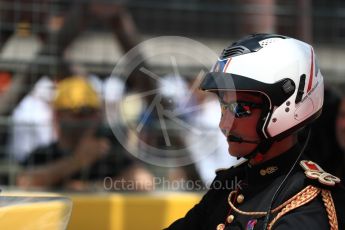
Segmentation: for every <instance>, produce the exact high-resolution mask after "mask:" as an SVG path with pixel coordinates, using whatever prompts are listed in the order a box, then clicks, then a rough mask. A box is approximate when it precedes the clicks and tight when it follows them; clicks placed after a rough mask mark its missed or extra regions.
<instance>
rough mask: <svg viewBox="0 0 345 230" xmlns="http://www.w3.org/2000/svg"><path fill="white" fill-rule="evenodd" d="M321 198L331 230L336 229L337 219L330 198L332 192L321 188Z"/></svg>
mask: <svg viewBox="0 0 345 230" xmlns="http://www.w3.org/2000/svg"><path fill="white" fill-rule="evenodd" d="M321 195H322V200H323V203H324V205H325V207H326V211H327V216H328V221H329V225H330V226H331V228H330V229H331V230H338V219H337V214H336V211H335V207H334V202H333V199H332V194H331V192H330V191H329V190H325V189H322V191H321Z"/></svg>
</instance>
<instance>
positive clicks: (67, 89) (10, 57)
mask: <svg viewBox="0 0 345 230" xmlns="http://www.w3.org/2000/svg"><path fill="white" fill-rule="evenodd" d="M251 33H278V34H284V35H287V36H291V37H295V38H298V39H300V40H303V41H306V42H308V43H311V44H313V46H314V48H315V51H316V54H317V55H318V56H317V57H318V61H319V65H320V68H321V71H322V73H323V76H324V80H325V83H326V91H325V107H324V112H323V115H322V116H321V117H320V119H319V120H318V122H316V123H315V125H314V127H313V129H314V132H313V134H312V138H311V142H310V144H309V146H308V148H307V154H308V155H310V157H311V158H312V159H313V160H315V161H317V162H318V163H319V164H321V165H322V167H323V168H324V169H325V170H326V171H329V172H331V173H333V174H335V175H337V176H339V177H342V178H344V175H345V172H344V171H345V170H344V168H345V157H344V156H345V154H344V151H345V144H344V143H345V103H343V98H344V93H343V89H344V88H345V87H344V84H345V64H344V63H345V43H344V38H345V1H343V0H334V1H326V0H314V1H311V0H298V1H297V0H294V1H282V0H261V1H258V0H241V1H240V0H227V1H222V0H219V1H208V0H188V1H182V0H167V1H164V2H162V1H158V0H145V1H143V0H140V1H139V0H122V1H110V0H109V1H107V0H101V1H93V0H78V1H71V0H69V1H67V0H54V1H53V0H0V95H1V96H0V184H1V187H2V189H3V190H5V191H27V192H37V191H47V192H59V193H61V194H64V196H67V197H70V198H71V199H72V201H73V203H74V209H73V211H72V217H71V218H72V219H71V222H70V224H69V227H68V229H137V228H138V226H141V228H144V229H161V228H163V227H166V226H167V225H168V224H169V223H171V222H172V221H173V220H174V219H176V218H178V217H181V216H183V215H184V214H185V212H186V211H187V210H188V209H189V208H190V207H192V205H193V204H195V203H196V202H197V201H198V200H199V199H200V197H201V195H202V193H203V192H205V190H206V189H207V186H208V185H209V184H210V183H211V182H212V180H213V178H214V176H215V170H216V169H218V168H226V167H230V166H231V165H234V164H236V163H238V160H237V159H235V158H231V157H230V156H229V155H228V153H227V143H226V142H225V139H224V138H223V137H222V135H221V134H220V133H219V131H218V129H217V126H218V120H219V116H220V114H219V108H218V107H219V106H218V104H217V101H216V100H215V99H214V98H212V96H210V95H206V94H205V93H202V92H198V91H197V90H196V85H197V83H198V81H200V78H199V75H198V74H199V72H200V70H204V71H207V69H205V66H199V65H198V64H195V63H191V62H190V61H188V60H185V59H183V58H178V59H177V61H178V72H177V71H174V70H173V68H172V66H171V60H169V58H166V59H160V58H156V59H147V60H145V61H143V62H140V63H139V65H138V66H137V67H136V68H134V69H131V71H130V72H129V74H128V76H122V75H121V74H120V75H116V73H115V74H114V73H113V74H112V72H113V69H114V67H115V66H116V64H117V63H118V61H119V60H120V58H121V57H123V56H124V55H125V54H126V53H127V52H128V51H130V50H131V49H132V48H134V47H136V46H137V45H138V44H140V43H141V42H143V41H147V40H148V39H151V38H155V37H158V36H182V37H187V38H189V39H193V40H195V41H197V42H200V43H202V44H203V45H205V46H206V47H208V48H209V49H211V50H212V51H214V52H215V53H216V54H220V53H221V51H222V49H224V48H225V47H226V46H228V45H229V44H231V43H232V42H233V41H235V40H237V39H239V38H241V37H242V36H244V35H248V34H251ZM167 39H168V40H169V39H170V40H172V41H173V40H174V38H173V37H169V38H167ZM157 49H158V50H159V49H161V47H157ZM141 52H142V53H141V55H142V56H143V57H145V55H146V53H145V52H146V50H145V49H143V50H142V51H141ZM214 61H215V60H214ZM267 65H269V63H267ZM209 67H210V66H209ZM148 75H149V76H151V77H148ZM110 76H111V77H110ZM157 78H158V79H157ZM147 92H149V93H147ZM151 92H154V93H155V94H151ZM143 94H145V95H147V97H146V96H145V97H144V96H143V97H141V98H139V99H138V98H136V97H137V96H138V95H141V96H142V95H143ZM156 95H158V98H159V103H158V104H159V106H158V107H157V108H156V110H151V109H152V108H151V106H150V105H151V102H152V101H153V100H156V99H157V97H154V96H156ZM186 95H188V96H186ZM133 97H134V98H136V99H135V100H133ZM155 98H156V99H155ZM186 98H187V99H186ZM186 105H188V106H189V108H192V111H187V110H188V109H185V108H186ZM181 106H182V107H181ZM343 107H344V108H343ZM180 108H182V109H185V110H184V112H182V113H180V115H179V116H178V117H177V118H176V117H175V119H172V118H171V117H169V116H168V115H169V113H165V115H166V117H161V115H160V112H159V111H160V110H164V111H175V110H176V109H180ZM193 108H197V109H193ZM119 111H121V112H119ZM147 111H150V114H148V113H147ZM157 111H158V112H157ZM109 114H110V115H109ZM162 120H163V121H164V122H162ZM138 124H139V126H140V129H138ZM188 124H191V125H193V128H196V129H197V130H199V131H200V132H201V133H205V132H206V131H209V130H212V131H214V132H211V133H210V134H209V135H210V136H207V138H208V140H209V142H207V143H200V144H198V145H196V146H194V147H192V148H188V149H187V148H185V147H188V146H192V144H193V143H195V142H196V141H197V140H198V139H199V138H200V135H202V134H200V133H199V134H198V133H197V134H195V133H194V134H192V133H191V132H187V131H186V127H187V128H188V127H189V126H188ZM162 126H163V127H162ZM181 126H182V128H181ZM114 128H115V129H120V130H121V132H122V133H125V135H124V137H123V138H120V140H119V138H118V136H116V135H115V134H114V132H113V131H114ZM133 130H136V131H137V132H135V134H134V135H133V132H132V131H133ZM133 136H136V137H133ZM167 137H169V138H167ZM301 138H304V137H303V134H302V135H301ZM143 143H144V144H143ZM209 143H219V144H218V145H217V148H210V144H209ZM147 146H151V147H152V146H153V147H155V148H156V149H159V151H160V150H162V151H160V152H161V154H160V157H161V158H162V157H163V158H164V157H165V155H164V154H165V153H166V150H176V149H179V150H180V149H183V151H177V152H176V154H177V155H178V154H182V155H183V157H184V159H187V160H186V162H190V164H167V165H170V167H165V166H166V165H164V164H163V165H162V164H152V163H150V160H147V161H145V160H143V159H142V158H143V157H138V156H140V155H142V154H143V152H147V151H146V150H147V149H148V147H147ZM316 151H318V154H317V155H316V154H315V152H316ZM133 152H134V153H135V154H133ZM181 152H182V153H181ZM131 153H132V154H131ZM177 155H174V154H173V156H167V159H166V161H171V159H172V158H174V157H177ZM200 155H204V157H202V158H200V157H199V156H200ZM144 158H149V157H148V156H145V157H144ZM175 163H176V162H175ZM147 210H149V211H147ZM97 213H98V214H97ZM143 213H144V214H143ZM158 217H159V218H158ZM133 219H136V220H137V221H133ZM0 222H1V219H0ZM142 226H147V227H142ZM7 227H8V226H7ZM8 229H10V228H8ZM42 229H43V228H42Z"/></svg>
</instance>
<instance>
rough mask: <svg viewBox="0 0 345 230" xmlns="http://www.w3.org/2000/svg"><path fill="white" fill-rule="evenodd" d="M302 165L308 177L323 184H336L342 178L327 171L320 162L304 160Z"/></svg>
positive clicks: (301, 162)
mask: <svg viewBox="0 0 345 230" xmlns="http://www.w3.org/2000/svg"><path fill="white" fill-rule="evenodd" d="M300 165H301V166H302V168H303V169H304V173H305V175H306V177H308V178H309V179H312V180H318V181H319V182H320V183H321V184H323V185H327V186H334V185H335V184H337V183H339V182H340V179H339V178H338V177H336V176H333V175H332V174H330V173H328V172H325V171H324V170H323V169H322V168H321V167H320V166H319V165H318V164H316V163H315V162H313V161H308V160H302V161H300Z"/></svg>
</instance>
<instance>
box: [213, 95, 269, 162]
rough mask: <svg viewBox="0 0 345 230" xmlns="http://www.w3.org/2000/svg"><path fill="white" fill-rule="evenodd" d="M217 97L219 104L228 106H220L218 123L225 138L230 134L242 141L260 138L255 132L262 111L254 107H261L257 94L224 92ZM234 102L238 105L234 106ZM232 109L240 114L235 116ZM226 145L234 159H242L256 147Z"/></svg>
mask: <svg viewBox="0 0 345 230" xmlns="http://www.w3.org/2000/svg"><path fill="white" fill-rule="evenodd" d="M219 95H220V96H219V98H220V103H221V104H222V103H223V105H228V106H222V117H221V119H220V123H219V127H220V129H221V130H222V132H223V133H224V134H225V136H227V135H229V134H231V135H234V136H237V137H241V138H242V139H244V140H250V141H258V140H259V139H260V138H259V135H258V134H257V132H256V125H257V123H258V120H259V118H260V115H261V111H262V110H261V109H260V108H257V107H256V106H255V105H257V106H259V105H262V103H263V100H262V98H261V97H260V96H259V95H257V94H251V93H245V92H238V93H236V94H234V93H233V92H226V91H224V93H222V92H221V93H220V94H219ZM235 96H236V97H235ZM234 102H235V103H234ZM236 102H237V103H239V104H236ZM243 102H244V103H243ZM251 105H253V106H251ZM230 107H231V108H232V109H231V108H230ZM234 108H236V109H237V110H236V111H238V112H240V113H238V114H237V115H235V113H234V111H232V110H234ZM228 144H229V153H230V154H231V155H232V156H235V157H243V156H245V155H247V154H248V153H250V152H251V151H253V150H254V149H255V148H256V147H257V144H253V143H245V142H242V143H238V142H228Z"/></svg>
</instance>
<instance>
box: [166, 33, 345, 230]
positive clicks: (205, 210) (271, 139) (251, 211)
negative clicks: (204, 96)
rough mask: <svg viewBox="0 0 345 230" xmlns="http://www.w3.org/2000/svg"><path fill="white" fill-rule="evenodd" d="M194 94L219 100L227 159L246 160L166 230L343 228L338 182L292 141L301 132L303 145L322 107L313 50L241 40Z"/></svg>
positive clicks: (272, 37)
mask: <svg viewBox="0 0 345 230" xmlns="http://www.w3.org/2000/svg"><path fill="white" fill-rule="evenodd" d="M200 88H201V89H202V90H205V91H209V92H213V93H215V94H217V95H218V97H219V102H220V105H221V113H222V117H221V120H220V123H219V127H220V129H221V130H222V132H223V133H224V135H225V137H226V138H227V140H228V143H229V153H230V154H231V155H232V156H236V157H239V158H241V157H243V158H246V159H247V161H245V162H244V163H242V164H240V165H237V166H234V167H231V168H229V169H225V170H220V171H218V172H217V176H216V178H215V179H214V181H213V183H212V185H211V188H210V190H209V191H208V192H207V193H206V194H205V196H204V197H203V198H202V200H201V201H200V203H199V204H197V205H196V206H195V207H194V208H193V209H191V210H190V211H189V212H188V213H187V214H186V216H185V217H184V218H181V219H179V220H177V221H175V222H174V223H173V224H172V225H171V226H170V227H169V228H168V229H198V230H200V229H218V230H222V229H278V230H283V229H341V226H345V223H344V214H343V213H344V204H345V203H344V201H345V199H344V196H345V193H344V190H343V188H341V186H340V183H339V182H340V180H339V178H337V177H335V176H333V175H331V174H329V173H327V172H324V171H323V170H322V169H321V168H320V167H319V166H318V165H317V164H315V163H314V162H312V161H309V160H308V159H307V158H306V157H305V156H304V155H303V151H304V149H305V146H306V143H298V139H297V133H298V131H300V130H302V129H305V130H307V131H308V138H307V141H308V139H309V132H310V130H309V128H308V127H307V125H308V124H309V123H311V122H312V121H314V120H315V119H316V118H317V117H318V116H319V115H320V113H321V110H322V104H323V77H322V74H321V72H320V70H319V68H318V64H317V60H316V57H315V53H314V50H313V47H312V46H310V45H309V44H306V43H304V42H302V41H299V40H296V39H293V38H290V37H286V36H282V35H276V34H254V35H250V36H247V37H245V38H243V39H241V40H239V41H237V42H235V43H233V44H232V45H231V46H229V47H228V48H226V49H224V50H223V52H222V54H221V56H220V58H219V59H218V61H217V63H216V64H215V65H214V66H213V68H212V70H211V71H210V72H209V73H207V75H206V76H205V78H204V80H203V82H202V83H201V86H200ZM307 141H306V142H307ZM315 154H317V153H315ZM340 213H342V215H340Z"/></svg>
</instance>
